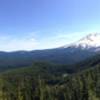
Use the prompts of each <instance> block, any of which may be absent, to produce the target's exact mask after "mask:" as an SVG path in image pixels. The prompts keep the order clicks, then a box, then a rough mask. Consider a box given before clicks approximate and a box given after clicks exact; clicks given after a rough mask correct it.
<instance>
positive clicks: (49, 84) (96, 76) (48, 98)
mask: <svg viewBox="0 0 100 100" xmlns="http://www.w3.org/2000/svg"><path fill="white" fill-rule="evenodd" d="M74 66H75V68H74ZM75 69H76V70H75ZM0 100H100V56H95V57H93V58H92V59H88V60H86V61H83V62H80V63H78V64H76V65H72V66H70V67H69V66H68V65H57V64H53V63H48V62H34V63H33V64H32V66H29V67H23V68H16V69H10V70H6V71H4V72H2V73H1V74H0Z"/></svg>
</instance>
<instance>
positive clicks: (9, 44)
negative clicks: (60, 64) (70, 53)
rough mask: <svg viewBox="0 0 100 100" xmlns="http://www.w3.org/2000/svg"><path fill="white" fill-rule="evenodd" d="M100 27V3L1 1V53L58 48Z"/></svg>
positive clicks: (85, 0)
mask: <svg viewBox="0 0 100 100" xmlns="http://www.w3.org/2000/svg"><path fill="white" fill-rule="evenodd" d="M99 26H100V0H0V51H13V50H14V51H15V50H34V49H46V48H54V47H59V46H62V45H65V44H68V43H71V42H74V41H77V40H78V39H80V38H81V37H83V36H85V35H87V34H89V33H91V32H100V27H99Z"/></svg>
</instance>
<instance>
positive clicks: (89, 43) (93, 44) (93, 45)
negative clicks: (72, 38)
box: [64, 33, 100, 51]
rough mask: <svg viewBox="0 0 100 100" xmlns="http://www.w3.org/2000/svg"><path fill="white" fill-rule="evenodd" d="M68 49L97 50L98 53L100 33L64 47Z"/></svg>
mask: <svg viewBox="0 0 100 100" xmlns="http://www.w3.org/2000/svg"><path fill="white" fill-rule="evenodd" d="M68 47H74V48H81V49H95V50H96V51H98V50H100V33H92V34H89V35H87V36H86V37H84V38H82V39H80V40H79V41H77V42H75V43H72V44H70V45H67V46H64V48H68Z"/></svg>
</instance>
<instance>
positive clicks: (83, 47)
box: [0, 34, 100, 71]
mask: <svg viewBox="0 0 100 100" xmlns="http://www.w3.org/2000/svg"><path fill="white" fill-rule="evenodd" d="M99 38H100V35H97V34H92V35H88V36H86V37H85V38H83V39H81V40H80V41H78V42H76V43H73V44H70V45H67V46H63V47H59V48H56V49H46V50H35V51H30V52H28V51H16V52H0V71H3V70H5V69H9V68H15V67H23V66H30V65H31V64H32V63H33V62H34V61H49V62H52V63H58V64H75V63H77V62H80V61H82V60H85V59H87V58H89V57H91V56H94V55H95V54H97V53H99V49H100V47H99V46H100V42H99V40H100V39H99Z"/></svg>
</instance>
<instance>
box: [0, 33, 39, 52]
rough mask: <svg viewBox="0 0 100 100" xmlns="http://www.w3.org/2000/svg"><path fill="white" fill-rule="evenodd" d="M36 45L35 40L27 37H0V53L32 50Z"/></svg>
mask: <svg viewBox="0 0 100 100" xmlns="http://www.w3.org/2000/svg"><path fill="white" fill-rule="evenodd" d="M37 44H38V43H37V41H36V39H35V38H34V37H31V36H29V35H28V36H23V37H13V36H1V37H0V51H16V50H33V49H35V48H36V45H37Z"/></svg>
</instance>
